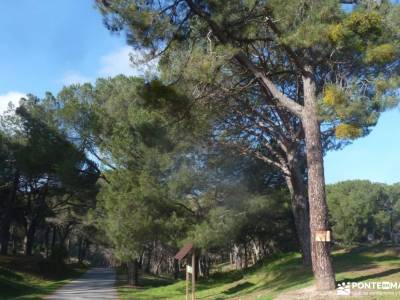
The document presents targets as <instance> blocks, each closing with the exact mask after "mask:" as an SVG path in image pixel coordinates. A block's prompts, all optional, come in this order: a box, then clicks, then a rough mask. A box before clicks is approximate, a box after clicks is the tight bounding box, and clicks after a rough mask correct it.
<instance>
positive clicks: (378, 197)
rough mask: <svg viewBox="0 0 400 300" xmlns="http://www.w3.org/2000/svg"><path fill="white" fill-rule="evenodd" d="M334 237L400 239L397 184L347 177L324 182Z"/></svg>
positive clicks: (353, 241)
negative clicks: (346, 179) (327, 183)
mask: <svg viewBox="0 0 400 300" xmlns="http://www.w3.org/2000/svg"><path fill="white" fill-rule="evenodd" d="M327 196H328V205H329V211H330V220H331V223H332V227H333V233H334V240H335V242H336V243H338V244H339V245H343V246H349V245H357V244H360V243H372V242H374V243H376V242H394V243H398V242H400V184H399V183H397V184H393V185H386V184H381V183H372V182H370V181H367V180H350V181H344V182H340V183H337V184H333V185H328V186H327Z"/></svg>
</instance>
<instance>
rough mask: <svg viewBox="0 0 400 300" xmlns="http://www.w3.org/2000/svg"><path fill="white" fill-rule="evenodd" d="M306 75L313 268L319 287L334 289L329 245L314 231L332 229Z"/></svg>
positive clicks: (310, 86)
mask: <svg viewBox="0 0 400 300" xmlns="http://www.w3.org/2000/svg"><path fill="white" fill-rule="evenodd" d="M307 72H308V74H306V75H303V85H304V106H305V110H304V115H303V116H302V123H303V127H304V132H305V140H306V152H307V168H308V199H309V205H310V230H311V258H312V268H313V272H314V276H315V280H316V286H317V289H318V290H331V289H334V288H335V275H334V272H333V267H332V261H331V255H330V244H329V243H328V242H317V241H316V240H315V234H316V232H317V231H319V230H321V231H322V230H323V231H326V230H329V223H328V207H327V203H326V195H325V177H324V164H323V152H322V144H321V132H320V124H319V121H318V113H317V100H316V95H315V94H316V87H315V82H314V80H313V78H312V77H313V75H312V73H311V72H312V70H311V68H307Z"/></svg>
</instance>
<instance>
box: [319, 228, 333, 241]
mask: <svg viewBox="0 0 400 300" xmlns="http://www.w3.org/2000/svg"><path fill="white" fill-rule="evenodd" d="M315 241H316V242H330V241H331V232H330V231H329V230H317V232H316V233H315Z"/></svg>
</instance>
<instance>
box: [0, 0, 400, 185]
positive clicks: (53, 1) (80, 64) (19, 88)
mask: <svg viewBox="0 0 400 300" xmlns="http://www.w3.org/2000/svg"><path fill="white" fill-rule="evenodd" d="M93 3H94V1H92V0H41V1H38V0H18V1H1V2H0V11H1V18H0V39H1V46H0V66H1V67H0V111H3V110H4V109H5V107H6V106H7V103H8V102H9V101H12V102H14V103H16V102H17V101H18V99H19V98H20V97H21V96H23V95H24V94H26V93H32V94H35V95H38V96H42V95H43V94H44V93H45V91H51V92H53V93H57V91H59V90H60V89H61V88H62V86H63V85H67V84H71V83H78V82H85V81H93V80H94V79H95V78H97V77H101V76H103V77H104V76H114V75H117V74H119V73H124V74H127V75H134V74H137V72H136V71H135V70H134V69H133V68H132V67H131V65H130V62H129V52H130V51H131V50H130V49H129V48H128V47H127V46H126V44H125V39H124V36H119V35H111V34H110V33H109V32H108V31H107V30H106V29H105V28H104V26H103V23H102V19H101V16H100V14H99V13H98V12H97V11H96V10H95V9H94V6H93ZM399 131H400V110H399V109H395V110H393V111H390V112H388V113H385V114H384V115H383V116H382V118H381V119H380V121H379V123H378V125H377V126H376V128H374V130H373V131H372V133H371V134H370V135H369V136H368V137H365V138H363V139H360V140H357V141H355V142H354V143H353V144H352V145H350V146H347V147H346V148H345V149H344V150H341V151H337V152H331V153H328V155H327V156H326V158H325V169H326V180H327V182H328V183H333V182H337V181H341V180H346V179H369V180H372V181H376V182H385V183H393V182H400V152H399V149H400V134H399Z"/></svg>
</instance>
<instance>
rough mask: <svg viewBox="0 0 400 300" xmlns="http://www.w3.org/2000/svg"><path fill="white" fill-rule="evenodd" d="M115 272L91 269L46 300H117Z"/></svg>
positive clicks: (112, 270)
mask: <svg viewBox="0 0 400 300" xmlns="http://www.w3.org/2000/svg"><path fill="white" fill-rule="evenodd" d="M115 277H116V276H115V271H114V269H111V268H92V269H90V270H89V271H87V272H86V273H85V274H84V275H83V276H82V277H80V278H79V279H76V280H73V281H71V282H70V283H68V284H66V285H64V286H63V287H62V288H60V289H59V290H57V291H56V292H55V293H54V294H52V295H50V296H48V297H46V298H45V299H46V300H86V299H104V300H117V299H118V296H117V289H116V288H115Z"/></svg>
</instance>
